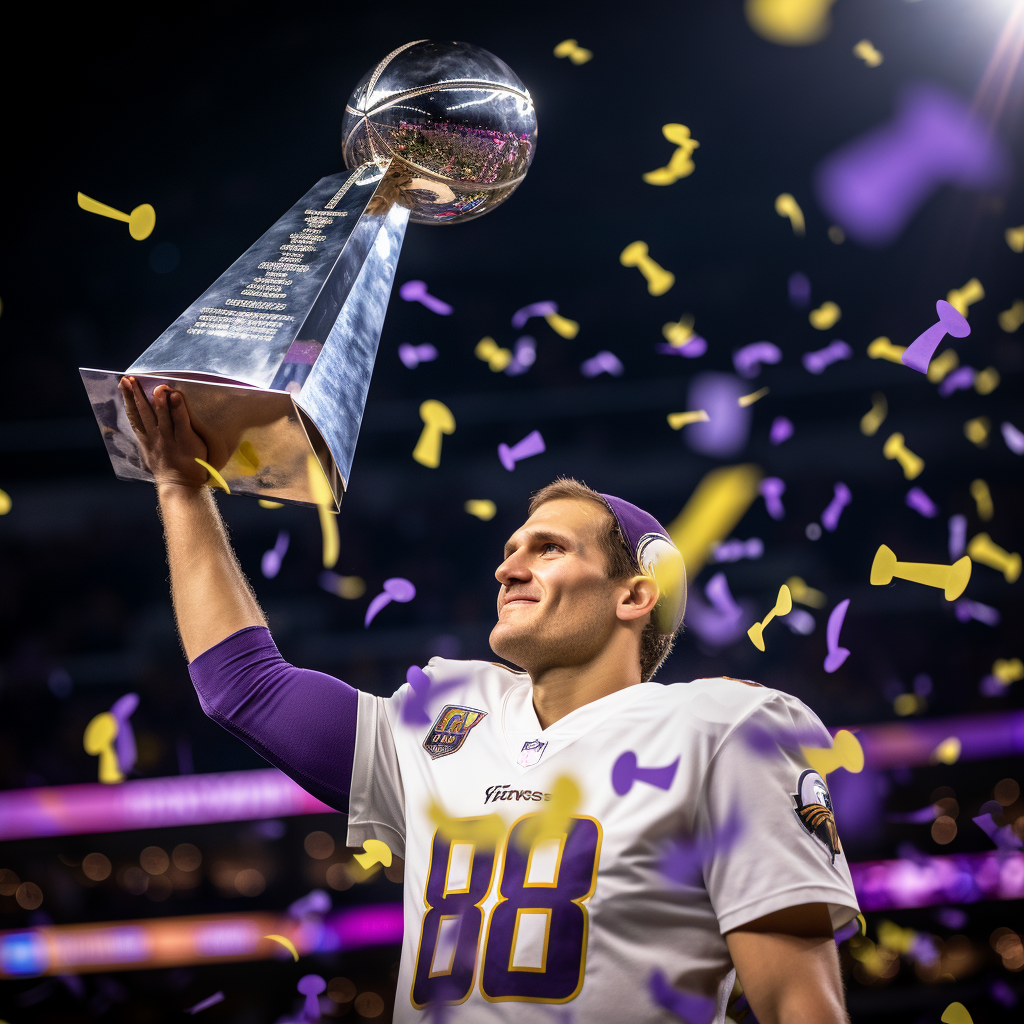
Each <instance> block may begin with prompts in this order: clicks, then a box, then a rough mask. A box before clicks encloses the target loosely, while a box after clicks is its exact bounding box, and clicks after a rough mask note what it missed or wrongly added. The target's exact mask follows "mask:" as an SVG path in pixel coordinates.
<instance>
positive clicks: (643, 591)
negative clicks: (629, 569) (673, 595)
mask: <svg viewBox="0 0 1024 1024" xmlns="http://www.w3.org/2000/svg"><path fill="white" fill-rule="evenodd" d="M660 596H661V592H660V591H659V590H658V584H657V583H655V581H654V579H653V577H651V576H634V577H632V579H630V580H629V581H628V582H627V583H626V585H625V587H624V588H623V589H622V590H621V591H620V596H619V600H618V603H617V604H616V606H615V615H616V617H617V618H619V619H620V620H622V621H623V622H634V621H635V620H637V619H642V618H643V617H644V616H645V615H649V614H650V613H651V612H652V611H654V606H655V605H656V604H657V603H658V598H659V597H660Z"/></svg>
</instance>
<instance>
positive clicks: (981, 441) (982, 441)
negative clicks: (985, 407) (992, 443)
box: [964, 416, 992, 448]
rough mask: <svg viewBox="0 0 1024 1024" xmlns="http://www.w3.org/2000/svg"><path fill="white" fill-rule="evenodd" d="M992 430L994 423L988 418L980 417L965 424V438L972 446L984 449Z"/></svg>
mask: <svg viewBox="0 0 1024 1024" xmlns="http://www.w3.org/2000/svg"><path fill="white" fill-rule="evenodd" d="M991 430H992V421H991V420H990V419H989V418H988V417H987V416H978V417H977V418H976V419H973V420H968V421H967V422H966V423H965V424H964V437H966V438H967V440H968V441H970V442H971V444H976V445H977V446H978V447H979V448H984V447H985V446H986V445H987V444H988V435H989V433H990V432H991Z"/></svg>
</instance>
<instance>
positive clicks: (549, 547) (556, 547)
mask: <svg viewBox="0 0 1024 1024" xmlns="http://www.w3.org/2000/svg"><path fill="white" fill-rule="evenodd" d="M552 549H554V550H555V551H561V550H562V549H561V547H560V546H559V545H558V544H556V543H555V542H554V541H553V540H549V541H548V542H547V543H546V544H545V545H544V546H543V547H542V548H541V553H542V554H545V555H546V554H547V553H548V552H549V551H550V550H552Z"/></svg>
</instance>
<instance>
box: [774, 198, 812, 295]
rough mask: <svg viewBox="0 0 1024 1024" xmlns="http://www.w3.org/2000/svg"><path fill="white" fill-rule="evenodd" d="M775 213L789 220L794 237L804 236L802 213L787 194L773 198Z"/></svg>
mask: <svg viewBox="0 0 1024 1024" xmlns="http://www.w3.org/2000/svg"><path fill="white" fill-rule="evenodd" d="M775 212H776V213H777V214H778V215H779V216H780V217H786V218H788V219H789V223H790V224H791V225H792V227H793V234H794V235H802V234H804V230H805V228H804V211H803V210H801V209H800V204H799V203H798V202H797V201H796V200H795V199H794V198H793V196H791V195H790V194H789V193H788V192H782V193H781V194H780V195H777V196H776V197H775ZM808 290H809V289H808Z"/></svg>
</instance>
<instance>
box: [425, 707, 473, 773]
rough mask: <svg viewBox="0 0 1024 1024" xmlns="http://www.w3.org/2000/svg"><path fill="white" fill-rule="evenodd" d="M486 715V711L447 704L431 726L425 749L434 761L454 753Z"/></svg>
mask: <svg viewBox="0 0 1024 1024" xmlns="http://www.w3.org/2000/svg"><path fill="white" fill-rule="evenodd" d="M486 717H487V712H486V711H479V710H477V709H476V708H467V707H462V706H460V705H458V704H446V705H445V706H444V707H443V708H442V709H441V713H440V714H439V715H438V716H437V718H436V719H435V720H434V724H433V725H432V726H431V727H430V732H428V733H427V736H426V739H425V740H424V741H423V749H424V750H425V751H426V752H427V753H428V754H429V755H430V758H431V760H433V761H436V760H437V759H438V758H439V757H444V756H445V755H446V754H454V753H455V752H456V751H457V750H460V749H461V748H462V744H463V743H465V742H466V738H467V737H468V736H469V731H470V729H472V728H473V727H474V726H476V725H479V724H480V723H481V722H482V721H483V720H484V719H485V718H486Z"/></svg>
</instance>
